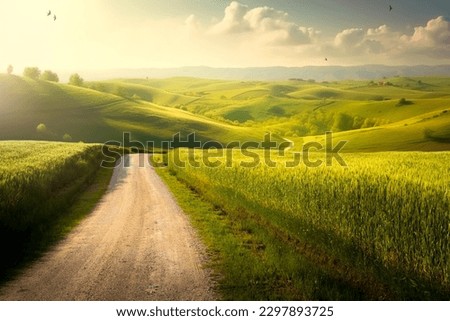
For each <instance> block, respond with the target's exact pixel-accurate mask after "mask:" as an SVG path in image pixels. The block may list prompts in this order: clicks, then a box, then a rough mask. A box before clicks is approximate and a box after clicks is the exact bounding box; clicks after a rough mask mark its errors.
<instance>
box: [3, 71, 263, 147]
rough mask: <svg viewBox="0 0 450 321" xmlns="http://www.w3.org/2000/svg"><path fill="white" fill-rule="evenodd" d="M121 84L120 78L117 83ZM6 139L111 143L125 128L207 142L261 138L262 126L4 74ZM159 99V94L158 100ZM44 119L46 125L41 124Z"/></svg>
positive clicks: (147, 135) (138, 136) (158, 137)
mask: <svg viewBox="0 0 450 321" xmlns="http://www.w3.org/2000/svg"><path fill="white" fill-rule="evenodd" d="M110 86H111V88H112V87H114V86H116V87H118V88H120V83H118V82H117V84H114V83H111V84H110ZM131 87H133V89H136V90H137V89H139V90H140V93H141V94H142V96H145V95H144V94H145V92H148V94H149V95H154V97H158V99H157V101H158V102H159V103H161V101H160V100H161V99H162V100H164V101H170V102H172V103H174V102H176V101H178V100H179V101H185V100H187V101H190V100H191V99H192V98H190V97H187V96H181V95H178V96H177V95H173V97H172V96H170V95H169V94H165V93H164V92H163V91H162V90H154V91H153V92H152V90H147V89H146V88H142V86H139V85H133V86H131ZM0 97H1V99H0V137H1V139H3V140H5V139H14V140H24V139H40V140H63V136H64V135H66V134H67V135H66V136H65V138H66V139H68V140H73V141H84V142H105V141H109V140H119V141H121V140H122V133H123V132H124V131H126V132H131V134H132V139H135V140H139V141H141V142H146V141H154V142H156V143H157V144H159V142H160V141H162V140H169V139H170V138H171V137H172V136H173V135H174V134H176V133H178V132H180V133H181V134H182V135H186V134H189V133H192V132H195V133H196V136H197V138H199V139H201V140H202V141H207V140H212V139H214V140H217V141H219V142H229V141H232V140H245V139H249V138H250V139H258V140H259V139H261V138H260V137H262V131H261V130H255V129H252V128H241V127H237V126H233V125H231V124H227V123H223V122H218V121H215V120H211V119H208V118H206V117H203V116H199V115H193V114H192V113H189V112H187V111H183V110H179V109H175V108H167V107H164V106H162V105H159V104H156V103H151V102H148V101H144V100H142V99H143V98H145V97H142V98H140V99H131V98H124V97H122V96H118V95H116V94H112V93H107V92H102V91H98V90H93V89H88V88H81V87H74V86H70V85H64V84H56V83H51V82H46V81H34V80H31V79H26V78H21V77H17V76H8V75H0ZM155 100H156V99H155ZM40 124H44V125H45V126H40V128H38V126H39V125H40Z"/></svg>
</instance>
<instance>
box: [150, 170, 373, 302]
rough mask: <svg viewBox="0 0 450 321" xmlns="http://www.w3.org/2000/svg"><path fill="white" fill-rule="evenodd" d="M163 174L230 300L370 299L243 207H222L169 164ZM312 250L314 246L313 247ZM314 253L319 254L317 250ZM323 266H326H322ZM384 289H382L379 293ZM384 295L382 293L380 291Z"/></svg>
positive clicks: (161, 172) (220, 286)
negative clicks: (209, 256) (180, 177)
mask: <svg viewBox="0 0 450 321" xmlns="http://www.w3.org/2000/svg"><path fill="white" fill-rule="evenodd" d="M157 172H158V174H159V175H160V176H161V178H162V179H163V180H164V181H165V183H166V184H167V185H168V186H169V188H170V189H171V191H172V192H173V194H174V196H175V198H176V200H177V202H178V204H179V205H180V206H181V208H182V209H183V210H184V211H185V213H187V214H188V215H189V217H190V218H191V222H192V224H193V226H194V227H195V228H196V229H197V230H198V231H199V234H200V236H201V238H202V240H203V242H204V243H205V244H206V246H207V247H208V249H209V253H210V254H211V257H212V260H211V268H212V269H213V270H215V271H216V272H217V274H218V275H219V282H218V283H219V285H218V289H219V291H220V292H221V294H222V297H223V299H225V300H326V299H336V300H337V299H341V300H345V299H355V298H357V299H367V298H368V297H366V296H365V295H364V293H363V291H361V290H358V289H355V287H357V285H355V286H354V287H349V286H348V284H347V283H346V282H345V280H339V278H337V279H336V277H333V276H332V271H330V270H329V271H327V269H323V268H321V267H318V266H316V265H315V263H314V262H313V261H311V260H309V259H308V257H306V256H304V255H301V254H300V253H299V249H298V248H295V247H291V246H286V243H285V242H284V240H283V238H281V239H280V238H279V237H277V235H276V233H272V232H271V231H268V230H267V229H266V228H263V227H262V226H261V224H260V223H261V222H258V220H257V219H256V217H255V216H254V215H252V214H251V213H250V212H248V211H246V210H245V209H244V208H242V207H241V208H239V209H236V210H235V211H233V210H231V209H230V208H227V209H223V208H222V207H220V206H219V205H214V204H212V203H211V202H210V201H209V197H207V198H208V200H206V199H205V198H203V197H202V196H201V194H200V193H198V192H197V191H196V190H195V189H194V188H192V187H190V186H188V185H187V184H186V182H183V181H180V180H178V179H177V177H176V176H175V175H174V173H171V172H170V171H169V170H168V169H166V168H159V169H157ZM308 251H309V252H311V249H308ZM312 254H314V253H312ZM322 265H323V264H322ZM380 292H381V291H380ZM380 294H381V293H380Z"/></svg>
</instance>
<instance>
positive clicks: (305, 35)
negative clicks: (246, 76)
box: [0, 0, 450, 70]
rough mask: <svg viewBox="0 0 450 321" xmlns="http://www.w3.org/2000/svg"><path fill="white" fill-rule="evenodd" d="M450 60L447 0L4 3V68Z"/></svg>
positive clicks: (0, 15) (0, 26)
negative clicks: (390, 7)
mask: <svg viewBox="0 0 450 321" xmlns="http://www.w3.org/2000/svg"><path fill="white" fill-rule="evenodd" d="M389 6H392V11H390V10H389ZM49 10H51V11H52V14H51V15H50V16H47V13H48V11H49ZM53 15H56V20H54V19H53ZM449 63H450V1H448V0H427V1H425V0H377V1H373V0H372V1H371V0H335V1H330V0H284V1H274V0H260V1H257V0H239V1H230V0H228V1H225V0H153V1H152V0H0V70H1V68H2V66H5V67H4V68H5V69H6V66H8V64H11V65H13V66H14V68H15V69H16V70H17V69H22V68H23V67H25V66H38V67H39V68H41V69H56V70H61V69H65V70H76V69H83V70H86V69H110V68H144V67H161V68H167V67H180V66H200V65H201V66H211V67H264V66H308V65H319V66H321V65H363V64H386V65H416V64H430V65H437V64H449Z"/></svg>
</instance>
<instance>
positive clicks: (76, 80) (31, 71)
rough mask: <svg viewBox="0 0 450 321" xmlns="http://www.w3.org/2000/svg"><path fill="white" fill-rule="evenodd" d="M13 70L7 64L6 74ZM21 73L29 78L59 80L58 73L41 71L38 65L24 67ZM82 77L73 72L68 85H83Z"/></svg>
mask: <svg viewBox="0 0 450 321" xmlns="http://www.w3.org/2000/svg"><path fill="white" fill-rule="evenodd" d="M13 71H14V67H13V66H12V65H8V67H7V68H6V73H7V74H8V75H11V74H12V73H13ZM22 75H23V76H24V77H28V78H31V79H33V80H44V81H52V82H59V77H58V74H56V73H55V72H53V71H51V70H44V71H43V72H41V70H40V69H39V68H38V67H25V69H24V70H23V73H22ZM83 84H84V79H83V78H81V76H80V75H79V74H77V73H74V74H72V75H71V76H70V78H69V85H73V86H79V87H81V86H83Z"/></svg>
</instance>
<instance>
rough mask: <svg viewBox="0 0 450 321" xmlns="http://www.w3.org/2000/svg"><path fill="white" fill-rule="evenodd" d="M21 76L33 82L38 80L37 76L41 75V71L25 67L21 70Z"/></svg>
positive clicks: (36, 68)
mask: <svg viewBox="0 0 450 321" xmlns="http://www.w3.org/2000/svg"><path fill="white" fill-rule="evenodd" d="M23 75H24V76H25V77H29V78H31V79H34V80H38V79H39V76H40V75H41V71H40V70H39V68H38V67H26V68H25V69H24V70H23Z"/></svg>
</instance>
